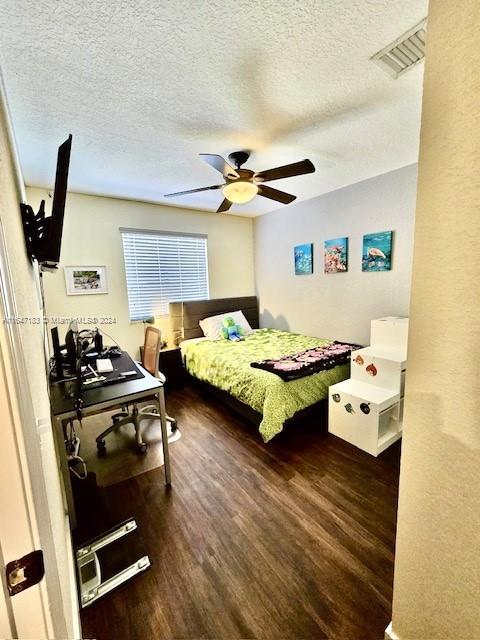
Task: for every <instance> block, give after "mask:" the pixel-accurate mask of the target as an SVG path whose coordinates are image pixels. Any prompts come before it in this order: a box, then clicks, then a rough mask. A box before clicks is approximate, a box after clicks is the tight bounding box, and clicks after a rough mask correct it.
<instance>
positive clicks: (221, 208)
mask: <svg viewBox="0 0 480 640" xmlns="http://www.w3.org/2000/svg"><path fill="white" fill-rule="evenodd" d="M231 206H232V203H231V202H230V200H227V198H225V199H224V200H223V202H222V204H221V205H220V206H219V207H218V209H217V213H223V212H224V211H228V210H229V209H230V207H231Z"/></svg>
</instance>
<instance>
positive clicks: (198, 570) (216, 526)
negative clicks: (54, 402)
mask: <svg viewBox="0 0 480 640" xmlns="http://www.w3.org/2000/svg"><path fill="white" fill-rule="evenodd" d="M167 406H168V410H169V413H170V414H172V415H174V416H175V417H176V418H177V420H178V423H179V426H180V429H181V431H182V438H181V439H180V440H179V441H178V442H176V443H175V444H174V445H172V447H171V449H170V452H171V458H172V472H173V486H172V488H171V490H168V489H166V488H165V486H164V484H163V471H162V469H161V468H159V469H153V470H151V471H147V472H145V473H141V474H140V475H135V474H137V473H139V468H140V467H138V466H136V465H138V464H141V463H139V462H138V461H137V457H136V456H135V454H134V453H132V454H131V455H130V456H123V457H122V464H126V465H127V469H126V472H127V473H128V474H129V475H131V476H133V477H130V478H129V479H127V480H124V481H122V482H119V483H117V484H114V485H112V486H108V487H105V488H98V487H94V486H92V485H91V484H89V483H88V482H87V483H83V484H81V483H78V484H77V486H76V488H75V495H76V500H77V505H78V511H79V517H80V526H79V529H78V531H77V539H78V541H79V542H81V541H83V540H85V539H86V538H88V537H91V536H93V535H98V534H99V533H101V532H102V531H103V530H105V529H106V528H108V527H111V526H113V525H114V524H116V523H118V522H120V521H121V520H124V519H125V518H126V517H130V516H133V517H135V518H136V519H137V523H138V525H139V531H140V533H141V536H142V538H143V540H144V544H145V547H146V550H147V553H148V554H149V556H150V559H151V561H152V568H151V569H150V570H149V571H148V572H146V573H145V574H143V575H141V576H139V577H138V578H136V579H135V580H133V581H131V582H130V583H128V584H127V585H125V586H123V587H121V588H120V589H119V590H117V591H116V592H114V593H112V594H110V595H109V596H107V597H106V598H105V599H104V600H102V601H99V602H98V603H96V604H94V605H93V606H91V607H90V608H88V609H86V610H85V611H83V612H82V626H83V635H84V637H95V638H97V639H98V640H107V639H110V638H115V639H116V640H119V639H123V638H125V639H126V638H159V639H161V638H185V639H192V640H193V639H194V638H195V639H196V638H221V639H225V640H227V639H228V640H230V639H233V638H252V639H254V638H255V639H262V640H269V639H279V638H284V639H292V640H300V639H307V638H312V639H317V638H318V639H321V638H328V639H330V640H343V639H345V640H357V639H360V638H361V639H362V640H369V639H372V640H374V639H378V640H380V639H382V638H383V633H384V629H385V627H386V626H387V624H388V623H389V621H390V617H391V597H392V581H393V561H394V544H395V520H396V508H397V489H398V473H399V459H400V445H399V444H397V445H395V446H394V447H392V448H390V449H389V450H388V451H386V452H385V453H384V454H382V456H380V457H379V458H378V459H374V458H372V457H371V456H368V455H367V454H365V453H363V452H361V451H359V450H357V449H355V448H354V447H351V446H350V445H348V444H346V443H344V442H343V441H341V440H339V439H337V438H335V437H333V436H330V435H328V434H327V433H326V432H325V428H324V425H322V424H321V421H320V420H317V421H315V420H313V419H312V421H310V422H309V423H308V424H305V425H302V426H301V427H300V426H299V427H298V428H297V427H292V428H290V429H288V430H287V431H286V432H285V433H282V434H280V435H279V436H278V437H277V438H275V439H274V440H273V441H272V442H270V443H268V444H264V443H263V442H262V441H261V439H260V437H259V435H258V432H256V430H255V429H254V427H252V426H250V425H248V424H246V423H245V422H244V421H243V419H242V418H240V417H238V416H237V415H236V414H234V413H232V412H231V411H230V410H229V409H226V408H224V407H222V406H221V405H219V404H217V403H216V402H213V401H210V400H209V399H208V398H203V397H201V396H200V394H199V391H198V390H196V389H194V388H190V387H187V388H185V389H184V390H182V391H175V392H171V393H170V394H169V395H168V397H167ZM89 420H91V422H89ZM95 420H97V422H95ZM98 420H99V418H98V417H96V418H92V419H88V420H86V421H85V424H84V428H83V437H84V438H94V437H95V435H96V434H97V433H99V432H100V431H101V429H102V428H103V427H104V426H105V425H104V424H103V423H101V422H98ZM110 437H113V438H115V435H112V436H110ZM92 447H93V445H92ZM92 447H90V448H89V451H92V450H93V448H92ZM152 447H160V444H159V443H158V440H157V441H156V444H152ZM147 455H152V456H153V455H157V453H156V451H155V449H153V448H152V449H151V451H150V452H149V453H148V454H147ZM103 464H106V465H108V464H113V463H112V462H109V459H108V455H107V458H105V460H104V462H103ZM143 464H144V463H143ZM112 477H114V474H113V475H112Z"/></svg>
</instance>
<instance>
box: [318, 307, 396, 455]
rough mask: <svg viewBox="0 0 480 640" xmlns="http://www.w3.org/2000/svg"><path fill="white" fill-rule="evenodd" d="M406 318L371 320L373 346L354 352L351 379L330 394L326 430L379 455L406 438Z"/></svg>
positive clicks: (391, 317)
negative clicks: (403, 423) (402, 438)
mask: <svg viewBox="0 0 480 640" xmlns="http://www.w3.org/2000/svg"><path fill="white" fill-rule="evenodd" d="M407 338H408V318H396V317H393V316H389V317H387V318H379V319H378V320H372V322H371V329H370V340H371V345H370V346H369V347H364V348H363V349H357V351H353V352H352V355H351V374H350V375H351V377H350V379H349V380H345V381H344V382H339V383H338V384H334V385H332V386H331V387H330V389H329V401H328V430H329V432H330V433H333V434H334V435H336V436H338V437H339V438H343V439H344V440H346V441H347V442H350V443H351V444H353V445H355V446H356V447H358V448H359V449H362V450H363V451H366V452H367V453H370V454H372V455H373V456H378V455H379V454H380V453H382V451H385V449H387V448H388V447H389V446H390V445H392V444H393V443H394V442H396V441H397V440H399V439H400V438H401V437H402V420H403V394H404V388H405V372H406V366H407V355H406V354H407Z"/></svg>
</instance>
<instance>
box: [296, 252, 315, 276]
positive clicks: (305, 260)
mask: <svg viewBox="0 0 480 640" xmlns="http://www.w3.org/2000/svg"><path fill="white" fill-rule="evenodd" d="M293 253H294V256H295V275H296V276H304V275H307V274H309V273H313V244H299V245H297V246H296V247H294V250H293Z"/></svg>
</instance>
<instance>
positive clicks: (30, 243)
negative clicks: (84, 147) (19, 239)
mask: <svg viewBox="0 0 480 640" xmlns="http://www.w3.org/2000/svg"><path fill="white" fill-rule="evenodd" d="M71 149H72V135H71V134H70V135H69V136H68V138H67V140H65V142H63V143H62V144H61V145H60V146H59V148H58V155H57V171H56V175H55V190H54V194H53V205H52V215H51V216H48V217H47V216H45V200H42V202H41V203H40V209H39V210H38V213H36V214H35V213H34V211H33V209H32V207H30V205H27V204H21V205H20V208H21V211H22V220H23V228H24V233H25V240H26V243H27V251H28V253H29V256H30V258H32V259H33V258H35V259H36V260H38V262H39V263H40V264H42V265H44V266H46V267H50V268H55V267H56V266H57V265H58V263H59V261H60V246H61V241H62V230H63V216H64V212H65V199H66V197H67V183H68V169H69V166H70V152H71Z"/></svg>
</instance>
